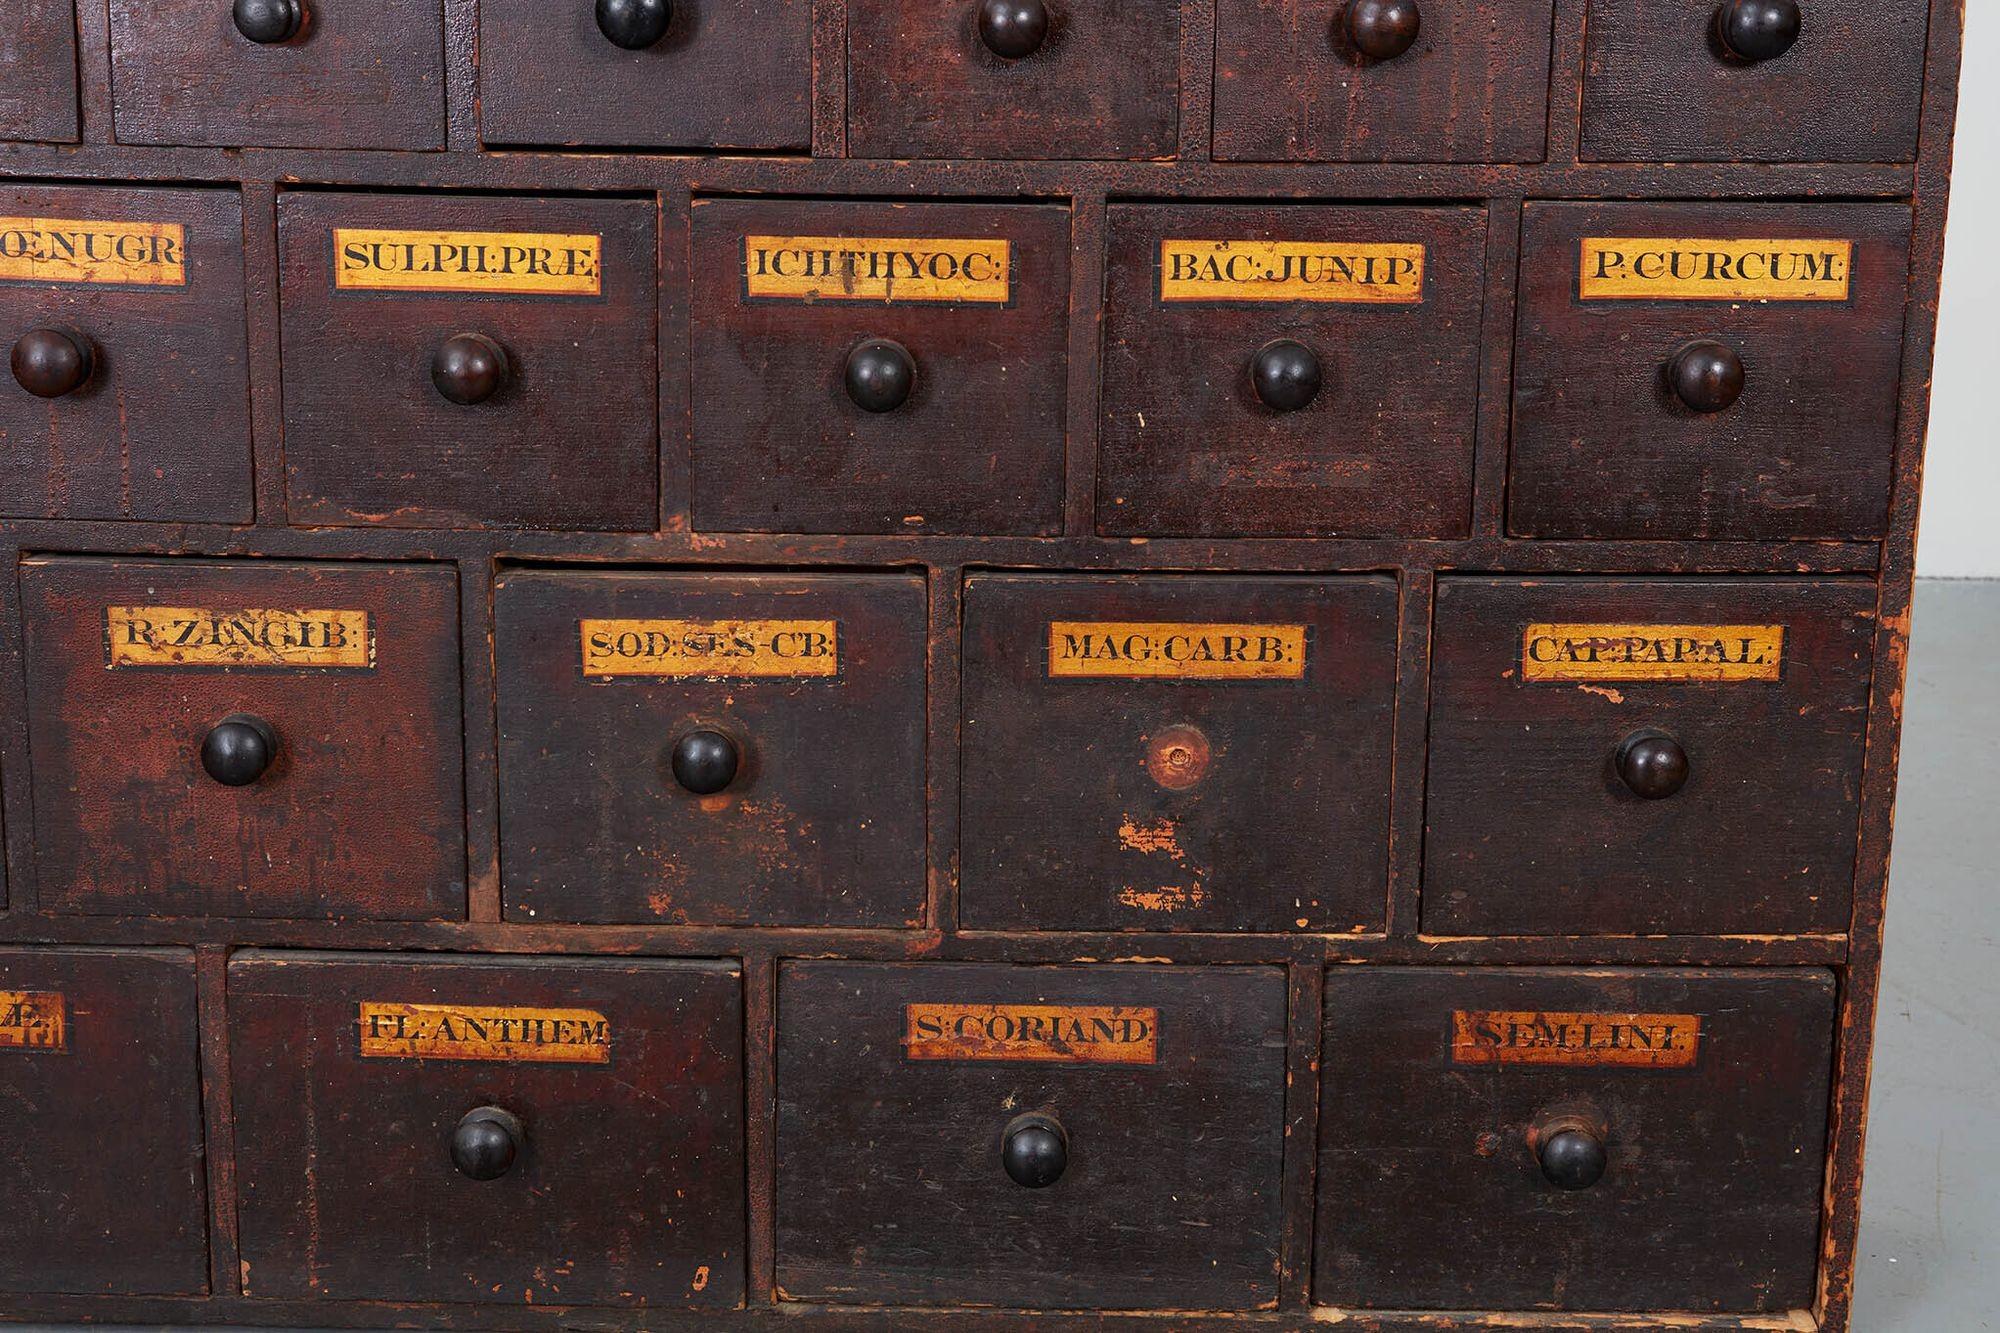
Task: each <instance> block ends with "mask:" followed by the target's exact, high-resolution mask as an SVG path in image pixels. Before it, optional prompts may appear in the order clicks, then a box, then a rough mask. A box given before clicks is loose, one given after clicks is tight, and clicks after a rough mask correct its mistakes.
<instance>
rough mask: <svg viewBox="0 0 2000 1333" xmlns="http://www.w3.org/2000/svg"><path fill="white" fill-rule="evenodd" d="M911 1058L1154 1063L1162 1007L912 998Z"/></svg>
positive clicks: (908, 1022)
mask: <svg viewBox="0 0 2000 1333" xmlns="http://www.w3.org/2000/svg"><path fill="white" fill-rule="evenodd" d="M903 1017H904V1033H903V1054H904V1056H905V1058H907V1059H911V1060H1036V1061H1041V1062H1044V1063H1050V1064H1093V1065H1149V1064H1152V1063H1154V1062H1155V1061H1156V1060H1158V1059H1159V1054H1160V1011H1159V1010H1157V1009H1128V1008H1122V1007H1112V1006H1099V1005H1067V1004H912V1005H907V1006H905V1007H904V1015H903Z"/></svg>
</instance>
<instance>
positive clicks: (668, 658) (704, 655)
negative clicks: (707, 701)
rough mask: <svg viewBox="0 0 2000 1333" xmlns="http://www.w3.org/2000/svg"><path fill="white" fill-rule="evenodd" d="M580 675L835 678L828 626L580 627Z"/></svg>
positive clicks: (676, 623) (833, 625) (686, 623)
mask: <svg viewBox="0 0 2000 1333" xmlns="http://www.w3.org/2000/svg"><path fill="white" fill-rule="evenodd" d="M579 625H580V633H581V637H582V640H583V674H584V675H586V676H656V677H666V678H668V679H681V678H690V677H694V678H705V679H711V680H714V679H728V678H737V677H772V676H837V675H839V674H840V628H839V622H837V621H832V620H585V621H581V622H579Z"/></svg>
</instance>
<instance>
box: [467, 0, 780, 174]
mask: <svg viewBox="0 0 2000 1333" xmlns="http://www.w3.org/2000/svg"><path fill="white" fill-rule="evenodd" d="M479 124H480V130H481V133H482V134H483V135H484V137H485V141H486V142H487V143H489V144H585V145H590V146H592V147H608V148H753V149H778V150H785V149H789V150H793V151H802V150H804V149H806V148H809V147H810V146H811V145H812V0H701V2H700V3H698V4H687V3H680V4H669V3H666V0H649V2H648V3H638V2H637V0H634V2H632V3H626V4H618V5H609V4H597V5H593V4H591V3H590V0H480V5H479Z"/></svg>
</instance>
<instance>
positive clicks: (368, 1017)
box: [356, 1000, 611, 1065]
mask: <svg viewBox="0 0 2000 1333" xmlns="http://www.w3.org/2000/svg"><path fill="white" fill-rule="evenodd" d="M356 1021H357V1022H358V1023H359V1024H360V1027H361V1054H362V1055H363V1056H364V1057H366V1058H368V1059H381V1060H494V1061H499V1062H502V1063H511V1064H544V1065H601V1064H608V1063H610V1060H611V1021H610V1020H609V1019H607V1018H606V1017H605V1016H604V1015H603V1014H600V1013H598V1012H597V1011H596V1010H594V1009H539V1008H520V1007H515V1006H508V1005H490V1004H474V1005H458V1004H395V1003H389V1002H385V1001H377V1000H363V1001H362V1002H361V1005H360V1009H359V1012H358V1015H357V1019H356Z"/></svg>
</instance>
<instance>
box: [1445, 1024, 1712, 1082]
mask: <svg viewBox="0 0 2000 1333" xmlns="http://www.w3.org/2000/svg"><path fill="white" fill-rule="evenodd" d="M1700 1049H1701V1018H1700V1016H1699V1015H1696V1014H1584V1013H1557V1012H1548V1011H1513V1010H1497V1011H1496V1010H1472V1011H1466V1010H1460V1011H1458V1012H1456V1013H1454V1014H1453V1015H1452V1016H1451V1059H1452V1063H1453V1064H1460V1065H1571V1066H1579V1067H1597V1066H1614V1067H1616V1066H1624V1067H1627V1068H1639V1069H1685V1068H1687V1067H1688V1066H1690V1065H1692V1064H1693V1063H1694V1061H1695V1056H1696V1054H1697V1053H1698V1052H1699V1051H1700Z"/></svg>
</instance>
